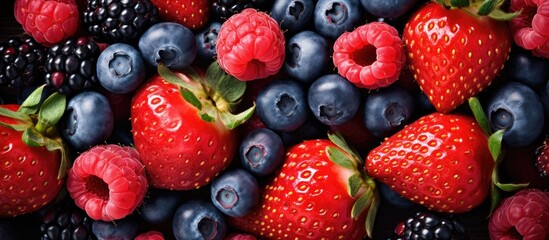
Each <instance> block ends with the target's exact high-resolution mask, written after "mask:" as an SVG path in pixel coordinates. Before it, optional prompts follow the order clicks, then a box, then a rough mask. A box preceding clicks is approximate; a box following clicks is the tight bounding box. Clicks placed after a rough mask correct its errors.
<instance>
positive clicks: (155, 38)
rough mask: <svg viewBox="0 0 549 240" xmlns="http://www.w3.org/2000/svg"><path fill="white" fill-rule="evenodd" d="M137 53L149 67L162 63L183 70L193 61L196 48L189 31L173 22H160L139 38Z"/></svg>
mask: <svg viewBox="0 0 549 240" xmlns="http://www.w3.org/2000/svg"><path fill="white" fill-rule="evenodd" d="M139 51H141V55H142V56H143V58H144V59H145V62H147V63H148V64H149V65H151V66H154V67H157V65H158V63H164V64H166V66H167V67H169V68H172V69H183V68H185V67H188V66H189V65H191V63H192V62H193V61H194V59H195V57H196V55H197V53H198V48H197V46H196V40H195V36H194V33H193V32H192V31H191V30H190V29H188V28H187V27H185V26H183V25H181V24H178V23H174V22H161V23H157V24H155V25H153V26H151V27H150V28H149V29H147V31H145V32H144V33H143V35H142V36H141V38H139Z"/></svg>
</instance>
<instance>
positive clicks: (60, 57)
mask: <svg viewBox="0 0 549 240" xmlns="http://www.w3.org/2000/svg"><path fill="white" fill-rule="evenodd" d="M99 54H100V50H99V47H98V46H97V44H95V42H93V41H91V40H89V39H88V38H86V37H80V38H77V39H75V38H72V39H68V40H66V41H65V42H62V43H58V44H55V45H53V46H52V47H51V48H50V49H49V50H48V56H47V58H46V64H45V69H46V84H47V85H48V86H50V87H51V88H53V89H55V90H56V91H58V92H59V93H62V94H66V95H69V94H74V93H77V92H80V91H83V90H85V89H90V88H92V87H94V86H97V85H98V83H99V81H98V79H97V75H96V71H95V68H96V63H97V58H98V57H99Z"/></svg>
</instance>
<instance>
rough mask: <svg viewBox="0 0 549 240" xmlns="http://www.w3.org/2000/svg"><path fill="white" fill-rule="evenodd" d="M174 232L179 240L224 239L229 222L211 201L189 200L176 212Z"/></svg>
mask: <svg viewBox="0 0 549 240" xmlns="http://www.w3.org/2000/svg"><path fill="white" fill-rule="evenodd" d="M173 233H174V236H175V238H176V239H178V240H194V239H196V240H202V239H212V240H213V239H223V237H225V234H226V233H227V223H226V222H225V217H224V215H223V213H221V212H220V211H219V210H218V209H217V208H216V207H215V206H214V205H213V203H211V202H210V201H205V200H200V199H195V200H189V201H187V202H185V203H183V204H181V205H180V206H179V207H178V208H177V210H176V212H175V215H174V218H173Z"/></svg>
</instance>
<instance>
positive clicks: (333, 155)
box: [327, 146, 356, 170]
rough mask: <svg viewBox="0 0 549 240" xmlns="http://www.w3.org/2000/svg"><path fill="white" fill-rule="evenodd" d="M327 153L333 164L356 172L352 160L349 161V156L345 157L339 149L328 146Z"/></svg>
mask: <svg viewBox="0 0 549 240" xmlns="http://www.w3.org/2000/svg"><path fill="white" fill-rule="evenodd" d="M327 152H328V156H329V157H330V160H331V161H332V162H334V163H335V164H337V165H339V166H341V167H344V168H347V169H351V170H356V166H355V164H354V163H353V160H351V159H350V158H349V156H348V155H346V154H345V153H344V152H343V151H341V150H339V148H335V147H331V146H330V147H328V151H327Z"/></svg>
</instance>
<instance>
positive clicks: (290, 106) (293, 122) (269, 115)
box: [256, 80, 308, 132]
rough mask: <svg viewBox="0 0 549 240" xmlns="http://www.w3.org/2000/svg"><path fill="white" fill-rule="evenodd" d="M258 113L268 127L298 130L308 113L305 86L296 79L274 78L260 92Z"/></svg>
mask: <svg viewBox="0 0 549 240" xmlns="http://www.w3.org/2000/svg"><path fill="white" fill-rule="evenodd" d="M256 103H257V108H256V109H257V115H258V116H259V119H261V121H262V122H263V123H264V124H265V126H267V127H268V128H270V129H272V130H275V131H284V132H289V131H293V130H296V129H297V128H299V126H301V125H302V124H303V123H304V122H305V121H306V120H307V115H308V109H307V108H308V106H307V99H306V98H305V91H304V90H303V87H302V86H301V85H300V84H299V83H297V82H296V81H294V80H274V81H272V82H270V83H268V84H267V85H266V86H265V87H264V88H263V89H262V90H261V91H260V92H259V94H258V96H257V99H256Z"/></svg>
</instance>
